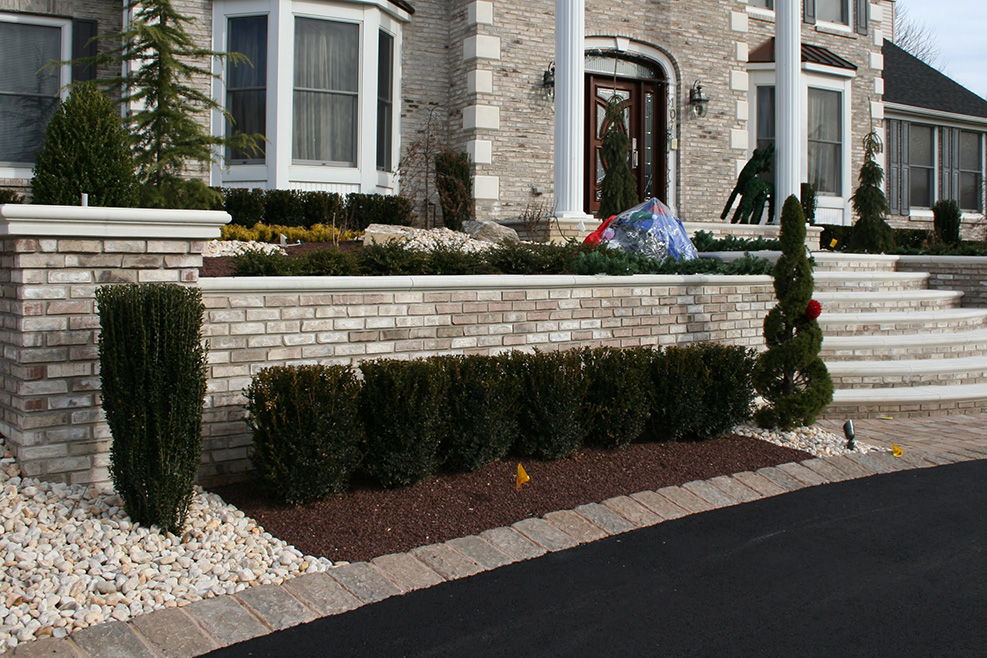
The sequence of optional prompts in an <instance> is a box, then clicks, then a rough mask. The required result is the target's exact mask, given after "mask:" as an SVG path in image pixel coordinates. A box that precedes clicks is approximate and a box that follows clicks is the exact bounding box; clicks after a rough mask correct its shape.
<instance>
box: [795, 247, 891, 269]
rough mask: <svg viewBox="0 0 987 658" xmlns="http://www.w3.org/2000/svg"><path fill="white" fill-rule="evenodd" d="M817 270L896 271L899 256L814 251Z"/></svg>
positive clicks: (813, 255)
mask: <svg viewBox="0 0 987 658" xmlns="http://www.w3.org/2000/svg"><path fill="white" fill-rule="evenodd" d="M812 259H813V260H814V261H815V267H814V269H815V271H816V272H817V273H818V272H842V273H846V272H894V271H895V267H896V266H897V263H898V256H886V255H884V254H846V253H839V252H835V251H813V252H812Z"/></svg>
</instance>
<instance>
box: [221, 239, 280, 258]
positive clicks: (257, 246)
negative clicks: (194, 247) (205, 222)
mask: <svg viewBox="0 0 987 658" xmlns="http://www.w3.org/2000/svg"><path fill="white" fill-rule="evenodd" d="M248 251H261V252H263V253H265V254H283V253H284V249H283V248H282V247H281V245H279V244H270V243H268V242H253V241H251V242H244V241H240V240H210V241H209V242H207V243H206V246H205V247H204V248H203V249H202V255H203V257H205V258H215V257H217V256H242V255H243V254H245V253H247V252H248Z"/></svg>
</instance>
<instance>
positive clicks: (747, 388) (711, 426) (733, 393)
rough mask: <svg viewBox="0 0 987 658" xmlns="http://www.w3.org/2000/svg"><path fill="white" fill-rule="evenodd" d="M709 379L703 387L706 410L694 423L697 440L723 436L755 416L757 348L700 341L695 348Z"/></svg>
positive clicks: (704, 407) (693, 437)
mask: <svg viewBox="0 0 987 658" xmlns="http://www.w3.org/2000/svg"><path fill="white" fill-rule="evenodd" d="M692 349H693V350H694V351H695V353H696V355H697V356H698V358H699V360H700V361H702V364H703V366H705V370H706V372H707V373H709V379H708V381H707V383H706V387H705V389H704V390H703V396H702V402H703V411H702V413H700V414H699V415H698V416H697V417H696V418H694V419H693V422H692V425H691V427H692V429H691V432H692V435H691V437H689V438H692V439H696V440H706V439H713V438H716V437H718V436H722V435H723V434H724V433H725V432H728V431H730V430H731V429H733V428H734V427H736V426H737V425H739V424H741V423H745V422H747V421H749V420H750V419H751V415H752V414H753V412H754V396H755V393H754V383H753V381H752V380H751V373H752V372H753V370H754V363H755V360H756V353H755V352H754V350H752V349H749V348H745V347H739V346H735V345H719V344H716V343H699V344H698V345H695V346H693V347H692Z"/></svg>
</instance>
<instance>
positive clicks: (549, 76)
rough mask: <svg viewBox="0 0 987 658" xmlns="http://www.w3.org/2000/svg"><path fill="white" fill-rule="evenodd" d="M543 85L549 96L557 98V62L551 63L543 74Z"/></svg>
mask: <svg viewBox="0 0 987 658" xmlns="http://www.w3.org/2000/svg"><path fill="white" fill-rule="evenodd" d="M541 86H542V88H543V89H544V90H545V93H547V94H548V97H549V98H555V62H552V63H551V64H549V65H548V68H547V69H545V72H544V73H542V74H541Z"/></svg>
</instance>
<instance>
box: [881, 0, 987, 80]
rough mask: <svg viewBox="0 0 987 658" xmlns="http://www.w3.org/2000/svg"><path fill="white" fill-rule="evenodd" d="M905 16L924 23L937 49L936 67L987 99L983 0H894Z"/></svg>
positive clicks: (986, 28)
mask: <svg viewBox="0 0 987 658" xmlns="http://www.w3.org/2000/svg"><path fill="white" fill-rule="evenodd" d="M898 5H899V6H902V5H904V6H907V8H908V10H907V11H908V16H909V18H910V19H911V20H912V21H914V22H916V23H921V24H925V25H927V26H928V27H929V28H931V30H932V31H933V32H934V36H935V39H936V43H937V44H938V45H939V48H940V49H941V53H942V54H941V58H940V61H939V69H940V70H942V72H943V73H945V74H946V75H948V76H949V77H951V78H952V79H953V80H956V81H957V82H958V83H960V84H961V85H963V86H964V87H966V88H967V89H969V90H970V91H972V92H974V93H975V94H978V95H980V96H981V97H984V98H987V2H985V1H984V0H898Z"/></svg>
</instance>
